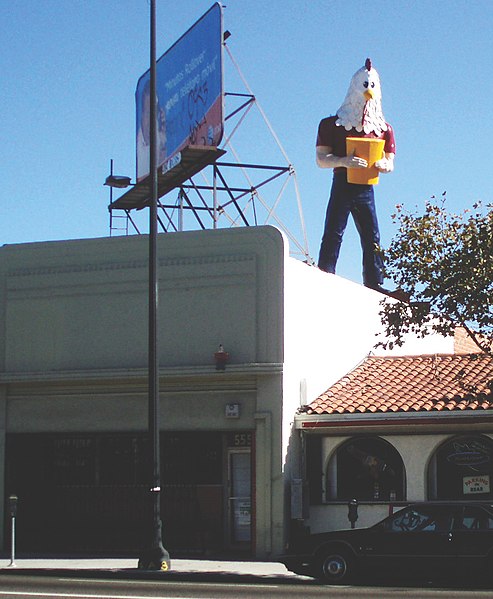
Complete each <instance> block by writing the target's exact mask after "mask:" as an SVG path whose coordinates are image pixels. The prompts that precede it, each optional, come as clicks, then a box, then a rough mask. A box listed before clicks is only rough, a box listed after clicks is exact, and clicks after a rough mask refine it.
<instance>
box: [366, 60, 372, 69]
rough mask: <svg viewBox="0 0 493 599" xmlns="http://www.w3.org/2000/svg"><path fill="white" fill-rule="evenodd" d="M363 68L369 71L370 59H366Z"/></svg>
mask: <svg viewBox="0 0 493 599" xmlns="http://www.w3.org/2000/svg"><path fill="white" fill-rule="evenodd" d="M365 68H366V70H367V71H371V60H370V59H369V58H367V59H366V62H365Z"/></svg>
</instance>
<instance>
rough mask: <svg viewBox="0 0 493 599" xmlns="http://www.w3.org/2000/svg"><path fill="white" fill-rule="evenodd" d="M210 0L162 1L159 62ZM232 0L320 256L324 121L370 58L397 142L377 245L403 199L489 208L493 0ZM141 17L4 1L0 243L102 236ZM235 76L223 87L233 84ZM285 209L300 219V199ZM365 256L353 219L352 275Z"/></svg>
mask: <svg viewBox="0 0 493 599" xmlns="http://www.w3.org/2000/svg"><path fill="white" fill-rule="evenodd" d="M212 4H213V2H212V1H203V0H182V1H181V2H179V3H178V2H167V1H166V0H157V54H158V56H159V55H161V54H162V53H163V52H165V51H166V50H167V49H168V48H169V47H170V46H171V45H172V44H173V43H174V42H175V41H176V40H177V39H178V38H179V37H180V36H181V35H182V34H183V33H184V32H185V31H186V30H187V29H188V28H189V27H190V26H191V25H192V24H193V23H194V22H195V21H196V20H197V19H198V18H200V17H201V16H202V14H204V13H205V12H206V11H207V10H208V9H209V8H210V7H211V6H212ZM225 4H226V8H225V11H224V20H225V28H226V29H228V30H230V31H231V33H232V36H231V38H230V39H229V40H228V47H229V48H230V49H231V52H232V54H233V55H234V58H235V60H236V61H237V62H238V64H239V66H240V68H241V71H242V73H243V75H244V76H245V78H246V79H247V81H248V84H249V85H250V87H251V88H252V90H253V92H254V93H255V95H256V97H257V98H258V101H259V103H260V105H261V107H262V109H263V110H264V112H265V113H266V115H267V117H268V119H269V121H270V123H271V124H272V127H273V128H274V130H275V132H276V133H277V135H278V137H279V139H280V140H281V142H282V145H283V147H284V149H285V151H286V153H287V155H288V156H289V159H290V161H291V162H292V164H293V165H294V167H295V169H296V173H297V179H298V184H299V190H300V196H301V201H302V207H303V213H304V218H305V225H306V231H307V237H308V244H309V252H310V254H311V256H313V257H314V258H316V257H317V255H318V247H319V242H320V237H321V233H322V228H323V220H324V215H325V208H326V203H327V194H328V191H329V186H330V172H329V171H326V170H321V169H318V168H317V167H316V165H315V161H314V145H315V137H316V131H317V126H318V123H319V121H320V119H321V118H323V117H325V116H328V115H330V114H333V113H334V112H335V111H336V110H337V108H338V107H339V105H340V104H341V102H342V100H343V99H344V96H345V93H346V91H347V87H348V85H349V81H350V78H351V76H352V75H353V73H354V72H355V71H356V70H357V69H358V68H359V67H360V66H362V65H363V64H364V61H365V59H366V57H367V56H369V57H371V59H372V62H373V65H374V66H375V67H376V69H377V70H378V71H379V73H380V77H381V81H382V88H383V108H384V114H385V116H386V118H387V120H388V121H389V122H390V123H391V124H392V125H393V127H394V129H395V133H396V142H397V154H396V166H395V171H394V172H393V173H392V174H389V175H385V176H381V177H380V183H379V185H378V186H377V187H376V188H375V192H376V199H377V207H378V215H379V220H380V228H381V236H382V243H383V245H384V246H385V245H388V243H389V242H390V239H391V237H392V235H393V233H394V228H393V225H392V222H391V217H390V215H391V213H392V211H393V207H394V206H395V205H396V204H404V205H405V206H408V207H409V208H413V207H414V206H416V205H417V206H422V205H423V204H424V202H425V201H426V199H428V198H429V197H430V196H432V195H436V196H440V195H441V194H442V192H443V191H447V198H448V200H447V201H448V207H449V209H450V210H453V211H461V210H462V209H464V208H466V207H468V206H470V205H471V204H472V203H473V202H475V201H476V200H478V199H482V200H483V201H484V202H488V201H489V202H491V201H492V197H491V194H490V189H491V181H490V176H491V175H490V173H491V164H490V147H491V144H492V140H493V124H492V123H493V119H492V117H491V107H492V98H493V77H492V75H491V71H492V68H491V67H492V61H493V36H492V35H491V31H493V5H492V3H491V0H477V1H475V0H468V1H460V0H448V1H443V2H442V1H437V0H435V1H433V0H431V1H430V0H428V1H424V0H423V1H422V0H415V1H412V2H411V1H409V2H408V1H398V0H393V1H390V0H389V1H387V0H382V1H379V0H375V1H374V2H363V1H360V0H348V2H346V3H341V2H333V1H329V0H310V1H302V0H298V1H297V2H294V1H292V0H282V1H281V0H278V1H275V2H270V3H269V2H265V0H262V1H260V0H248V1H245V0H243V1H240V0H229V1H227V2H225ZM148 25H149V4H148V2H147V0H105V1H104V2H103V1H101V0H10V1H9V2H2V3H1V4H0V71H1V74H2V93H1V95H0V114H1V115H2V116H1V117H0V118H1V121H0V122H1V127H0V131H1V136H2V141H1V144H0V164H1V170H2V183H1V187H0V190H1V191H0V194H1V195H0V244H5V243H25V242H31V241H45V240H57V239H75V238H88V237H101V236H107V235H109V217H108V210H107V205H108V190H107V188H105V187H103V185H102V184H103V182H104V179H105V177H106V176H107V174H108V172H109V162H110V159H113V160H114V164H115V172H118V173H120V174H128V175H131V176H132V178H133V177H134V175H135V149H134V148H135V126H134V122H135V116H134V115H135V107H134V93H135V87H136V84H137V80H138V78H139V77H140V75H142V74H143V73H144V72H145V71H146V70H147V68H148V63H149V49H148V37H149V33H148ZM229 72H230V70H229V67H228V68H227V69H226V81H225V88H226V90H228V91H237V90H236V89H232V88H231V87H230V85H233V83H234V82H233V76H232V78H231V80H228V76H229ZM240 91H243V90H240ZM244 126H245V127H248V124H247V123H245V125H244ZM265 135H266V136H267V137H268V136H269V134H268V132H267V131H266V133H265ZM247 138H249V140H250V141H249V142H248V141H247V146H246V148H245V153H244V155H243V156H244V158H245V159H248V160H249V161H252V160H256V157H257V156H260V154H262V153H265V152H267V157H268V158H270V155H269V153H268V152H269V150H268V149H267V146H266V147H264V143H263V137H261V136H259V135H258V134H257V133H256V132H255V133H253V134H252V135H251V136H247ZM272 163H277V156H274V154H273V156H272ZM283 209H284V210H285V213H286V218H287V219H288V220H291V219H292V221H293V223H294V222H295V221H297V208H296V206H295V204H294V203H289V200H286V205H285V206H284V207H283ZM360 263H361V252H360V249H359V241H358V238H357V235H356V233H355V231H354V226H353V224H352V223H351V224H350V225H349V227H348V230H347V233H346V237H345V239H344V242H343V248H342V253H341V258H340V263H339V267H338V274H340V275H342V276H344V277H346V278H349V279H352V280H354V281H357V282H359V281H360V280H361V273H360V271H361V267H360Z"/></svg>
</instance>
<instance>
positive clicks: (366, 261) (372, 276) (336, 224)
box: [318, 170, 383, 287]
mask: <svg viewBox="0 0 493 599" xmlns="http://www.w3.org/2000/svg"><path fill="white" fill-rule="evenodd" d="M346 173H347V171H346V170H344V171H340V172H334V179H333V182H332V189H331V191H330V198H329V205H328V206H327V214H326V216H325V228H324V234H323V237H322V243H321V245H320V255H319V258H318V267H319V268H320V269H321V270H324V271H325V272H332V273H335V269H336V264H337V259H338V257H339V250H340V249H341V243H342V238H343V235H344V231H345V230H346V225H347V221H348V217H349V214H351V215H352V217H353V219H354V223H355V225H356V229H357V230H358V233H359V237H360V242H361V249H362V250H363V284H364V285H366V287H376V286H378V285H381V284H382V282H383V272H382V271H383V262H382V257H381V256H380V254H379V253H378V251H377V248H378V247H379V246H380V233H379V229H378V221H377V213H376V210H375V198H374V194H373V185H357V184H355V183H348V182H347V175H346Z"/></svg>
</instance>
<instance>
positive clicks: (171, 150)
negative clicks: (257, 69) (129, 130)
mask: <svg viewBox="0 0 493 599" xmlns="http://www.w3.org/2000/svg"><path fill="white" fill-rule="evenodd" d="M222 37H223V34H222V8H221V6H220V4H218V3H216V4H214V5H213V6H212V7H211V8H210V9H209V10H208V11H207V12H206V13H205V14H204V15H203V16H202V17H201V18H200V19H199V20H198V21H197V22H196V23H195V24H194V25H193V26H192V27H191V28H190V29H189V30H188V31H187V32H186V33H185V34H184V35H183V36H182V37H181V38H180V39H179V40H178V41H177V42H176V43H175V44H173V46H171V48H170V49H169V50H168V51H167V52H165V53H164V54H163V55H162V56H161V57H160V58H159V59H158V60H157V62H156V94H157V144H158V149H157V165H158V169H159V168H160V169H161V170H163V171H166V170H169V169H170V168H171V167H172V166H173V164H175V163H176V162H179V153H180V150H182V149H183V148H184V147H186V146H190V145H200V146H218V145H219V143H220V142H221V139H222V135H223V130H224V117H223V77H222V72H223V67H222ZM149 88H150V71H147V72H146V73H144V75H142V77H141V78H140V79H139V81H138V83H137V89H136V92H135V103H136V115H137V119H136V125H137V135H136V144H137V160H136V164H137V182H139V181H142V180H143V179H145V177H147V176H148V175H149V144H150V140H149V106H150V101H149V97H150V93H149Z"/></svg>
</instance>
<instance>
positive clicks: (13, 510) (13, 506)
mask: <svg viewBox="0 0 493 599" xmlns="http://www.w3.org/2000/svg"><path fill="white" fill-rule="evenodd" d="M18 503H19V498H18V497H17V495H10V497H9V510H10V516H11V517H12V518H15V517H16V515H17V504H18Z"/></svg>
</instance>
